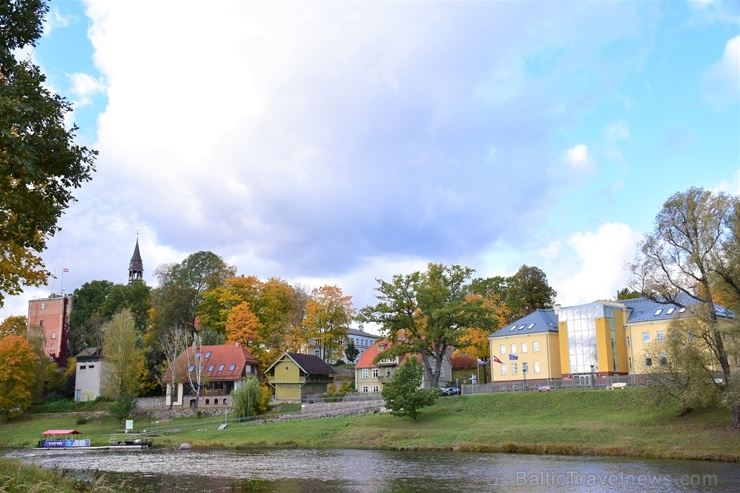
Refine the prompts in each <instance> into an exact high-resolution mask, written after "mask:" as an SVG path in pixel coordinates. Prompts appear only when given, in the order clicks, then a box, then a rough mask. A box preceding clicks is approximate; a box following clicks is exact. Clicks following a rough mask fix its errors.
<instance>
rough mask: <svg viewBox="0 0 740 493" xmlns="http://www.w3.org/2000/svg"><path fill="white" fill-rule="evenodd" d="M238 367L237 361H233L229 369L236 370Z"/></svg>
mask: <svg viewBox="0 0 740 493" xmlns="http://www.w3.org/2000/svg"><path fill="white" fill-rule="evenodd" d="M235 368H236V363H231V366H230V367H229V371H234V369H235Z"/></svg>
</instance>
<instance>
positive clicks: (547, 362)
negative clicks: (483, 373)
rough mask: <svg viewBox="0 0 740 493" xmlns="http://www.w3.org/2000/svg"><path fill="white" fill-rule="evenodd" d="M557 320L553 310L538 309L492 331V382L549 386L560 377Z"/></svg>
mask: <svg viewBox="0 0 740 493" xmlns="http://www.w3.org/2000/svg"><path fill="white" fill-rule="evenodd" d="M557 322H558V319H557V317H556V315H555V311H554V310H537V311H535V312H533V313H530V314H529V315H527V316H526V317H523V318H521V319H519V320H517V321H516V323H513V324H511V325H507V326H506V327H504V328H502V329H500V330H498V331H496V332H494V333H493V334H491V336H490V337H489V342H490V349H491V374H492V381H493V382H516V381H521V383H522V384H524V383H525V382H527V381H529V382H530V383H531V384H532V385H549V381H550V380H551V379H554V378H560V374H561V371H560V352H559V350H558V324H557Z"/></svg>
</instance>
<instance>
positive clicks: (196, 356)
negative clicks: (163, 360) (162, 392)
mask: <svg viewBox="0 0 740 493" xmlns="http://www.w3.org/2000/svg"><path fill="white" fill-rule="evenodd" d="M192 337H193V344H192V345H191V346H190V347H188V348H187V349H186V350H185V362H186V363H187V369H186V370H187V371H186V372H185V374H186V375H187V376H188V384H189V385H190V389H191V390H192V391H193V392H195V407H196V408H197V407H198V401H200V391H201V390H202V389H203V387H204V386H205V385H207V384H208V374H207V373H205V367H206V365H205V363H203V353H202V351H201V348H202V347H203V344H202V342H201V340H200V337H199V336H198V334H193V336H192Z"/></svg>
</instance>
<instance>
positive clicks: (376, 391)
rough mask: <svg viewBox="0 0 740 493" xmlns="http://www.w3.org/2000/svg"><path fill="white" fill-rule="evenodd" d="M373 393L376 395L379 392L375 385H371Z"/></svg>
mask: <svg viewBox="0 0 740 493" xmlns="http://www.w3.org/2000/svg"><path fill="white" fill-rule="evenodd" d="M373 392H374V393H376V394H377V393H378V392H380V387H378V386H377V385H373Z"/></svg>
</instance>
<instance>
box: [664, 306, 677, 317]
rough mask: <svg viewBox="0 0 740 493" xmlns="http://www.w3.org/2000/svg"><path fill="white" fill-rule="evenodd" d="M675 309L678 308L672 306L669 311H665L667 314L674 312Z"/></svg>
mask: <svg viewBox="0 0 740 493" xmlns="http://www.w3.org/2000/svg"><path fill="white" fill-rule="evenodd" d="M675 309H676V307H674V306H672V307H670V308H669V309H668V311H667V312H665V313H666V315H670V314H671V313H673V311H674V310H675Z"/></svg>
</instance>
